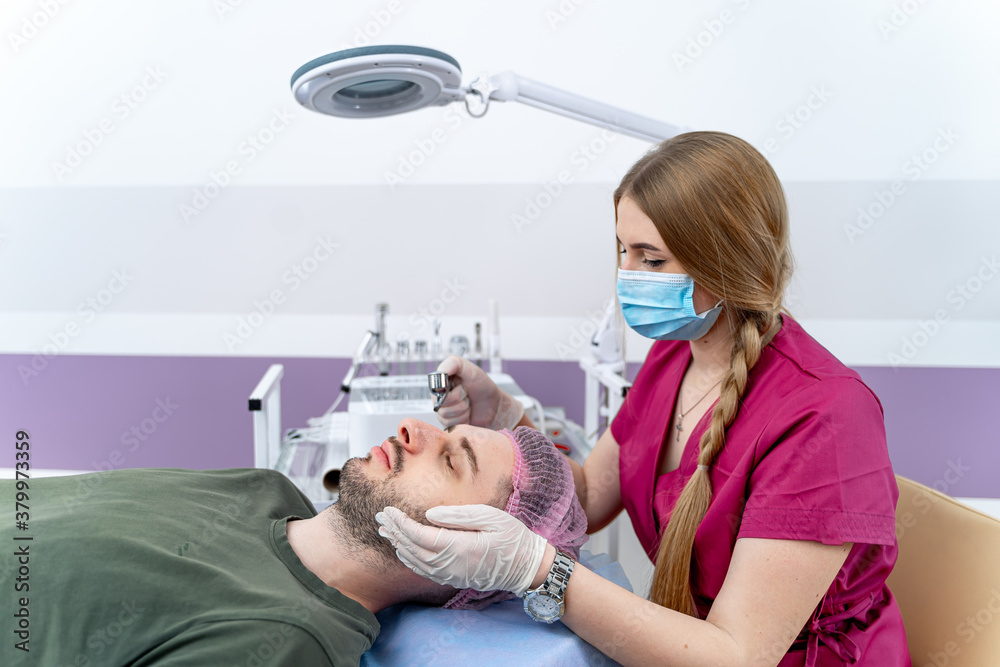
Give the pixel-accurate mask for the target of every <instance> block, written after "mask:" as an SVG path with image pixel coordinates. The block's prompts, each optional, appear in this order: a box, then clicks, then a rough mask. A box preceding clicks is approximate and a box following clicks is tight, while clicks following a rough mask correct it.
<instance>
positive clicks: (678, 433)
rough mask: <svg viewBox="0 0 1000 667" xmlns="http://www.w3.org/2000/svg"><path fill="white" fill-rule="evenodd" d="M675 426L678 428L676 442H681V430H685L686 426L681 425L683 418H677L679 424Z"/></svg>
mask: <svg viewBox="0 0 1000 667" xmlns="http://www.w3.org/2000/svg"><path fill="white" fill-rule="evenodd" d="M674 428H676V429H677V439H676V440H674V442H680V441H681V431H683V430H684V427H682V426H681V420H680V419H678V420H677V426H675V427H674Z"/></svg>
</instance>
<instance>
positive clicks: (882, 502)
mask: <svg viewBox="0 0 1000 667" xmlns="http://www.w3.org/2000/svg"><path fill="white" fill-rule="evenodd" d="M783 319H784V324H783V326H782V328H781V330H780V331H779V332H778V334H777V335H776V336H775V337H774V339H773V340H772V342H771V344H769V345H768V346H767V347H765V348H764V350H763V351H762V353H761V357H760V359H759V360H758V362H757V364H756V365H755V366H754V367H753V368H752V369H751V371H750V375H749V378H748V381H747V388H746V391H745V393H744V395H743V399H742V402H741V405H740V408H739V411H738V412H737V413H736V418H735V419H734V420H733V423H732V424H731V425H730V427H729V429H728V430H727V432H726V444H725V446H724V447H723V448H722V451H721V452H720V453H719V455H718V457H717V458H716V460H715V462H714V463H713V464H712V466H711V468H710V469H709V476H710V479H711V482H712V500H711V503H710V504H709V507H708V511H707V513H706V514H705V518H704V519H703V520H702V522H701V525H700V526H699V527H698V530H697V532H696V533H695V542H694V553H693V559H692V567H691V587H692V590H693V592H694V596H695V603H696V605H697V608H698V613H699V614H700V615H701V617H702V618H705V617H706V616H707V615H708V611H709V609H710V608H711V606H712V602H713V601H714V600H715V598H716V596H717V595H718V594H719V590H720V589H721V588H722V582H723V580H724V579H725V577H726V572H727V571H728V570H729V563H730V560H731V559H732V555H733V548H734V547H735V545H736V540H737V539H738V538H741V537H758V538H770V539H779V540H812V541H816V542H821V543H823V544H842V543H844V542H854V547H853V548H852V549H851V552H850V554H849V555H848V557H847V561H846V562H845V563H844V566H843V568H841V570H840V572H839V573H838V574H837V577H836V579H834V581H833V584H832V585H831V586H830V588H829V590H828V591H827V592H826V595H825V596H824V598H823V600H822V602H821V603H820V604H819V605H817V608H816V611H815V612H814V614H813V615H812V617H811V618H810V620H809V621H808V622H807V623H806V625H805V627H804V628H803V630H802V632H801V633H800V634H799V636H798V638H797V639H796V640H795V642H794V643H793V644H792V647H791V649H790V650H789V651H788V653H787V654H786V655H785V656H784V658H783V659H782V660H781V662H780V663H779V665H780V666H781V667H792V666H793V665H794V666H800V665H802V666H810V667H811V666H823V667H826V666H833V665H848V664H850V665H868V666H872V667H876V666H877V667H895V666H897V665H901V666H909V665H910V664H911V663H910V657H909V652H908V651H907V648H906V633H905V631H904V629H903V619H902V616H901V615H900V612H899V607H898V605H897V604H896V599H895V598H894V597H893V595H892V593H891V592H890V591H889V589H888V587H887V586H886V584H885V580H886V577H888V576H889V572H891V571H892V566H893V565H894V564H895V562H896V552H897V548H896V533H895V521H896V520H895V507H896V499H897V497H898V496H899V491H898V489H897V487H896V479H895V477H894V476H893V472H892V466H891V465H890V463H889V455H888V452H887V450H886V442H885V424H884V422H883V417H882V405H881V403H879V400H878V398H877V397H876V396H875V394H874V393H872V391H871V389H869V388H868V387H867V386H866V385H865V384H864V383H863V382H862V381H861V378H860V377H859V376H858V374H857V373H855V372H854V371H852V370H850V369H849V368H847V367H845V366H844V365H843V364H841V363H840V362H839V361H838V360H837V359H836V357H834V356H833V355H832V354H830V352H829V351H827V350H826V349H825V348H824V347H823V346H821V345H820V344H819V343H817V342H816V341H815V340H813V338H812V337H811V336H809V334H807V333H806V332H805V331H803V329H802V327H800V326H799V324H798V323H797V322H795V320H793V319H792V318H791V317H788V316H787V315H785V316H783ZM690 360H691V347H690V344H689V343H688V342H686V341H658V342H656V343H654V344H653V347H652V349H651V350H650V352H649V355H648V356H647V357H646V361H645V363H644V364H643V366H642V368H641V369H640V371H639V374H638V375H637V376H636V379H635V383H634V384H633V385H632V388H631V390H630V391H629V393H628V396H627V397H626V399H625V403H624V405H623V406H622V408H621V410H620V411H619V413H618V415H617V416H616V417H615V419H614V421H613V422H612V424H611V432H612V434H613V435H614V437H615V440H616V441H617V442H618V444H619V446H620V454H619V463H620V471H621V472H620V479H621V493H622V500H623V502H624V505H625V509H626V510H627V511H628V514H629V517H631V519H632V525H633V527H634V528H635V532H636V535H637V536H638V538H639V541H640V542H641V544H642V546H643V548H644V549H645V550H646V553H647V554H648V555H649V558H650V560H652V561H654V562H655V559H656V552H657V549H658V548H659V546H660V538H659V533H660V529H661V527H662V526H664V525H666V522H667V521H668V520H669V518H670V514H671V512H672V511H673V508H674V505H675V504H676V502H677V498H678V496H680V492H681V490H682V489H683V487H684V484H685V483H687V481H688V479H690V477H691V475H692V473H693V472H694V471H695V468H696V466H697V464H698V442H699V440H700V439H701V435H702V434H703V433H704V432H705V429H706V428H707V426H708V422H709V417H710V415H711V410H708V411H706V413H705V415H704V417H703V418H702V419H701V421H700V422H699V423H698V425H697V426H696V427H695V428H694V430H693V431H692V432H691V437H690V438H689V439H688V442H687V446H686V447H685V449H684V452H683V454H682V456H681V462H680V466H679V467H678V468H677V469H676V470H673V471H671V472H668V473H666V474H664V475H659V476H657V474H656V471H657V468H658V464H659V461H660V456H661V452H662V451H663V450H664V447H663V444H664V441H665V438H667V437H671V436H673V434H674V430H673V426H672V424H671V423H670V418H671V414H672V412H673V408H674V403H675V401H676V399H677V390H678V388H679V387H680V383H681V378H682V377H683V375H684V371H685V370H686V369H687V366H688V363H689V362H690Z"/></svg>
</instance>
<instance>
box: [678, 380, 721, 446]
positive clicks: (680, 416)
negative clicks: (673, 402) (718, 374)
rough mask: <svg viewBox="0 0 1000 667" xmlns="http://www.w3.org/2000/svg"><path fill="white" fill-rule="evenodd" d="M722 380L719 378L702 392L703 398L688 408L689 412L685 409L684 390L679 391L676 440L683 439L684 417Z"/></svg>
mask: <svg viewBox="0 0 1000 667" xmlns="http://www.w3.org/2000/svg"><path fill="white" fill-rule="evenodd" d="M721 382H722V378H719V381H718V382H716V383H715V384H713V385H712V386H711V387H709V388H708V391H706V392H705V393H704V394H702V395H701V398H699V399H698V401H697V402H696V403H695V404H694V405H692V406H691V407H690V408H688V409H687V412H684V411H683V410H684V404H683V400H684V394H683V392H678V393H677V413H678V414H677V424H676V425H675V426H674V428H676V429H677V439H676V440H674V442H680V441H681V431H683V430H684V427H682V426H681V422H682V421H683V420H684V417H686V416H687V415H688V413H690V412H691V411H692V410H694V409H695V408H696V407H698V404H699V403H701V402H702V401H704V400H705V397H706V396H708V395H709V394H710V393H711V392H712V390H713V389H715V388H716V387H718V386H719V384H720V383H721Z"/></svg>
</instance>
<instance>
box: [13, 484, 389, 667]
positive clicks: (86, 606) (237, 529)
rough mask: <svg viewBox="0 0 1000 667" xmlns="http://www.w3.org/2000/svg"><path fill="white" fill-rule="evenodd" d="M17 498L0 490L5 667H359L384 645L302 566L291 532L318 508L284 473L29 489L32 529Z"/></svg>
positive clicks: (370, 618) (351, 606)
mask: <svg viewBox="0 0 1000 667" xmlns="http://www.w3.org/2000/svg"><path fill="white" fill-rule="evenodd" d="M15 493H16V492H15V482H14V481H13V480H3V481H0V506H3V507H6V508H8V516H7V517H6V518H3V517H0V553H2V554H3V556H2V557H0V588H2V590H3V591H4V593H3V595H0V599H2V600H3V606H2V607H0V617H2V618H3V619H4V621H3V622H0V642H2V645H0V665H4V667H7V666H11V667H13V666H16V665H32V666H35V665H46V666H49V665H51V666H53V667H70V666H72V667H92V666H93V667H96V666H98V665H99V666H101V667H105V666H115V665H135V666H137V667H142V666H148V665H156V666H157V667H170V666H175V665H176V666H180V665H191V666H199V667H200V666H208V667H214V666H216V665H218V666H219V667H235V666H237V665H238V666H239V667H270V666H277V665H295V666H299V665H301V666H302V667H315V666H317V665H337V666H339V665H357V664H358V663H359V662H360V659H361V654H362V653H364V652H365V651H367V650H368V648H369V647H370V646H371V644H372V642H374V641H375V638H376V637H377V636H378V632H379V624H378V621H376V620H375V616H374V615H372V614H371V613H370V612H369V611H368V610H367V609H365V608H364V607H362V606H361V605H360V604H359V603H357V602H355V601H354V600H351V599H349V598H348V597H346V596H344V595H343V594H341V593H340V592H339V591H337V590H336V589H334V588H331V587H329V586H327V585H326V584H325V583H323V582H322V581H321V580H320V579H319V578H318V577H317V576H316V575H314V574H313V573H312V572H310V571H309V570H308V569H306V567H305V566H304V565H302V562H301V561H300V560H299V559H298V557H296V555H295V552H294V551H293V550H292V548H291V546H290V545H289V543H288V537H287V535H286V533H285V524H286V522H287V520H288V518H289V517H290V516H291V517H300V518H309V517H312V516H315V515H316V511H315V509H314V508H313V506H312V503H310V502H309V500H308V499H307V498H306V497H305V496H304V495H303V494H302V493H301V492H300V491H299V490H298V489H297V488H296V487H295V486H294V485H293V484H292V483H291V482H290V481H289V480H288V478H286V477H285V476H284V475H281V474H280V473H277V472H274V471H272V470H256V469H234V470H204V471H198V470H179V469H174V468H163V469H160V468H144V469H133V470H114V471H110V472H102V473H90V474H86V475H73V476H70V477H49V478H44V479H31V480H30V483H29V490H28V500H27V502H26V504H27V506H28V508H29V510H28V512H29V515H30V518H29V520H28V530H26V531H25V530H17V529H16V528H15V521H14V517H13V516H11V512H12V510H13V508H14V506H15ZM24 536H30V537H32V539H31V540H16V539H15V538H18V537H24ZM25 550H27V554H26V555H25ZM19 553H20V554H21V555H18V554H19ZM23 567H26V568H27V572H26V573H25V570H23V569H20V568H23ZM19 579H20V581H19ZM22 598H26V602H27V604H26V605H24V604H23V603H24V602H25V600H23V599H22ZM24 610H26V611H24ZM18 614H20V616H18ZM25 615H26V617H27V618H25ZM25 625H27V628H26V629H24V626H25ZM19 630H20V631H21V632H26V633H27V638H28V641H27V644H26V647H27V648H28V649H29V650H28V652H25V651H23V650H20V649H19V648H18V647H17V646H18V645H19V644H20V643H21V642H22V641H23V639H24V636H25V635H24V634H22V635H20V636H18V634H17V633H18V631H19ZM21 645H22V646H25V644H21Z"/></svg>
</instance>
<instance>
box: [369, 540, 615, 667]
mask: <svg viewBox="0 0 1000 667" xmlns="http://www.w3.org/2000/svg"><path fill="white" fill-rule="evenodd" d="M580 562H581V563H583V564H584V565H586V566H587V567H588V568H590V569H591V570H593V571H594V572H596V573H597V574H600V575H601V576H602V577H604V578H605V579H609V580H610V581H613V582H615V583H616V584H618V585H619V586H622V587H624V588H627V589H628V590H632V587H631V586H630V585H629V582H628V578H627V577H626V576H625V571H624V570H622V567H621V565H620V564H619V563H617V562H613V561H611V559H610V558H608V556H607V555H606V554H599V555H593V554H590V553H589V552H587V551H583V552H582V553H581V558H580ZM377 617H378V620H379V623H381V625H382V632H381V633H380V634H379V637H378V640H377V641H376V642H375V645H374V646H372V648H371V650H369V651H368V652H367V653H365V654H364V655H363V656H361V665H362V667H409V666H411V665H412V666H413V667H418V666H419V667H424V666H425V665H476V667H491V666H492V665H497V666H498V667H499V666H502V667H510V666H511V665H514V666H517V667H520V666H528V665H567V666H569V665H573V666H574V667H576V666H578V665H617V664H618V663H617V662H615V661H613V660H611V659H610V658H607V657H606V656H604V655H603V654H602V653H601V652H600V651H598V650H597V649H595V648H594V647H593V646H591V645H590V644H588V643H587V642H585V641H583V640H582V639H580V638H579V637H577V636H576V635H575V634H573V632H572V631H571V630H570V629H569V628H567V627H566V626H565V625H563V624H562V623H558V622H557V623H553V624H552V625H548V624H546V623H538V622H536V621H533V620H531V619H530V618H528V616H527V615H526V614H525V613H524V606H523V603H522V602H521V600H519V599H514V600H508V601H507V602H501V603H499V604H495V605H492V606H490V607H487V608H486V609H484V610H482V611H456V610H449V609H441V608H439V607H425V606H421V605H410V604H407V605H395V606H393V607H389V608H388V609H384V610H382V611H381V612H379V614H377Z"/></svg>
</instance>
